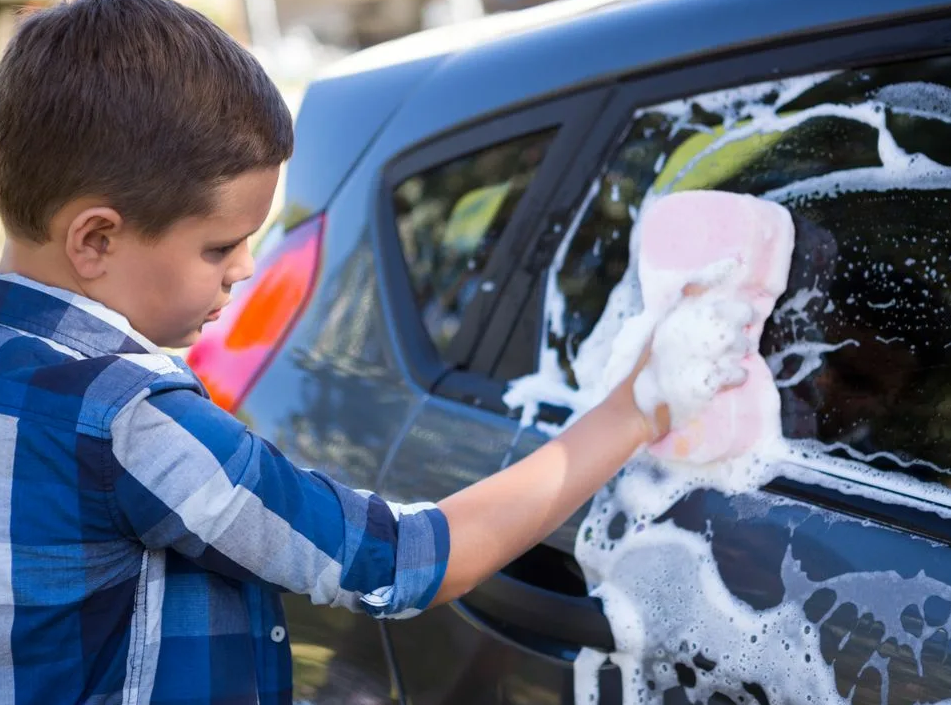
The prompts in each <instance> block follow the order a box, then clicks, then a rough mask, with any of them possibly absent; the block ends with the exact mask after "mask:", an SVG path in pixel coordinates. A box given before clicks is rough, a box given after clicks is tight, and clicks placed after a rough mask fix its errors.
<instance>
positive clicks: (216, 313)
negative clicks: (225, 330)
mask: <svg viewBox="0 0 951 705" xmlns="http://www.w3.org/2000/svg"><path fill="white" fill-rule="evenodd" d="M230 303H231V300H230V299H229V300H228V301H225V302H224V303H223V304H221V306H219V307H218V308H216V309H213V310H212V311H210V312H209V313H208V315H207V316H205V322H206V323H207V322H209V321H217V320H218V318H219V317H220V316H221V312H222V311H223V310H224V308H225V306H227V305H228V304H230Z"/></svg>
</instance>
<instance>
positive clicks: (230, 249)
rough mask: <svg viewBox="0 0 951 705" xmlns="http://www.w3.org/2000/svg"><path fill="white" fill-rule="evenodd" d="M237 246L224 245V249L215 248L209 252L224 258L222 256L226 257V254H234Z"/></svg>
mask: <svg viewBox="0 0 951 705" xmlns="http://www.w3.org/2000/svg"><path fill="white" fill-rule="evenodd" d="M237 246H238V245H237V244H233V245H225V246H224V247H216V248H214V249H213V250H211V252H212V253H214V254H216V255H221V256H224V255H227V254H230V253H232V252H234V249H235V248H236V247H237Z"/></svg>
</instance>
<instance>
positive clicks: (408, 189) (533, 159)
mask: <svg viewBox="0 0 951 705" xmlns="http://www.w3.org/2000/svg"><path fill="white" fill-rule="evenodd" d="M555 134H556V130H546V131H544V132H539V133H534V134H531V135H528V136H524V137H520V138H518V139H515V140H511V141H508V142H504V143H502V144H497V145H494V146H492V147H489V148H487V149H484V150H482V151H480V152H476V153H473V154H468V155H466V156H464V157H460V158H458V159H455V160H453V161H451V162H448V163H445V164H442V165H439V166H436V167H433V168H431V169H428V170H426V171H424V172H422V173H419V174H416V175H414V176H411V177H409V178H407V179H406V180H404V181H403V182H402V183H400V184H399V185H398V186H397V187H396V188H395V189H394V192H393V201H394V207H395V211H396V224H397V229H398V232H399V240H400V246H401V248H402V252H403V257H404V259H405V261H406V267H407V269H408V271H409V278H410V283H411V285H412V288H413V294H414V297H415V299H416V305H417V307H418V309H419V313H420V315H421V317H422V319H423V323H424V325H425V327H426V330H427V331H428V333H429V335H430V337H431V338H432V341H433V343H434V344H435V346H436V348H437V350H438V351H439V352H440V353H441V354H443V355H444V356H445V355H446V353H447V352H448V350H449V346H450V345H451V343H452V340H453V338H454V337H455V335H456V332H457V331H458V330H459V327H460V324H461V321H462V316H463V313H464V312H465V310H466V307H467V306H468V305H469V303H470V302H471V301H472V299H473V298H474V297H475V295H476V293H478V291H479V288H480V287H483V286H491V285H490V284H488V283H487V282H485V281H484V279H483V273H484V271H485V267H486V264H487V263H488V261H489V258H490V257H491V256H492V253H493V251H494V250H495V247H496V245H497V244H498V242H499V238H500V236H501V235H502V233H503V231H504V230H505V226H506V224H507V223H508V221H509V219H510V218H511V216H512V213H513V212H514V211H515V208H516V206H517V205H518V202H519V200H520V199H521V197H522V195H523V194H524V193H525V191H526V189H527V188H528V186H529V184H531V182H532V179H533V178H534V176H535V172H536V169H537V168H538V166H539V164H541V161H542V159H543V158H544V157H545V153H546V152H547V150H548V147H549V145H550V144H551V142H552V139H553V138H554V136H555Z"/></svg>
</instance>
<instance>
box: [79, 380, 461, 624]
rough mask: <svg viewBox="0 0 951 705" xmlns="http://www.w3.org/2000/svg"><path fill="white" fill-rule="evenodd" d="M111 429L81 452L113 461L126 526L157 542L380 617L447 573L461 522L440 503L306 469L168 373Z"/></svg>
mask: <svg viewBox="0 0 951 705" xmlns="http://www.w3.org/2000/svg"><path fill="white" fill-rule="evenodd" d="M110 429H111V439H109V440H99V439H90V441H89V442H87V443H83V444H80V446H79V452H80V458H79V460H80V462H81V463H83V464H85V465H89V466H90V467H102V468H103V473H104V479H105V485H106V486H107V487H108V488H110V489H111V492H109V493H108V494H107V495H106V501H107V502H108V503H109V504H110V505H111V506H110V510H111V514H112V517H113V521H114V522H115V525H116V528H117V529H118V530H119V531H120V532H121V533H123V534H124V535H126V536H128V537H129V538H132V539H135V540H138V541H140V542H141V543H142V544H144V546H145V547H146V548H148V549H153V550H161V549H173V550H175V551H177V552H178V553H180V554H182V555H184V556H186V557H188V558H189V559H191V560H192V561H194V562H195V563H196V564H198V565H200V566H202V567H203V568H206V569H207V570H211V571H214V572H216V573H219V574H222V575H226V576H229V577H231V578H235V579H237V580H242V581H256V582H263V583H265V584H267V585H270V586H274V587H277V588H280V589H283V590H288V591H292V592H296V593H300V594H304V595H307V596H309V597H310V599H311V600H312V601H313V602H314V603H316V604H331V605H335V606H345V607H347V608H348V609H351V610H357V609H363V610H364V611H367V612H369V613H371V614H372V615H374V616H409V615H412V614H414V613H415V612H416V611H418V610H420V609H422V608H424V607H426V606H427V605H428V604H429V603H430V602H431V601H432V598H433V596H434V595H435V593H436V590H437V589H438V587H439V585H440V583H441V581H442V577H443V575H444V573H445V568H446V560H447V558H448V554H449V531H448V527H447V525H446V520H445V517H444V516H443V514H442V512H440V511H439V510H438V509H436V507H435V506H433V505H431V504H419V505H414V506H406V505H402V506H401V505H393V504H388V503H387V502H384V501H383V500H382V499H380V498H379V497H378V496H376V495H374V494H372V493H370V492H363V491H358V490H353V489H350V488H348V487H344V486H343V485H340V484H339V483H337V482H335V481H333V480H332V479H331V478H329V477H327V476H326V475H324V474H321V473H319V472H314V471H308V470H302V469H299V468H297V467H295V466H294V465H293V464H292V463H291V462H290V461H288V460H287V459H286V458H285V457H284V456H283V455H282V454H281V453H280V451H278V450H277V449H276V448H274V447H273V446H272V445H271V444H269V443H268V442H267V441H265V440H264V439H262V438H261V437H260V436H256V435H255V434H253V433H250V432H249V431H248V430H247V428H246V427H245V426H244V424H242V423H241V422H239V421H238V420H237V419H235V418H234V417H233V416H231V415H230V414H228V413H226V412H225V411H223V410H221V409H220V408H218V407H217V406H215V405H214V404H213V403H212V402H210V401H209V400H208V399H204V398H202V397H201V396H199V395H198V394H196V393H195V392H193V391H191V390H188V389H181V388H176V389H167V388H166V387H164V386H162V385H161V382H159V383H157V385H156V387H155V388H153V389H152V390H151V393H150V394H148V393H145V394H140V395H137V397H136V398H135V399H133V400H132V401H130V402H129V403H127V404H126V405H125V406H124V407H123V408H122V409H121V410H120V411H119V412H118V414H117V415H116V416H115V419H114V420H113V421H112V423H111V425H110ZM102 443H109V444H110V447H109V448H103V447H102Z"/></svg>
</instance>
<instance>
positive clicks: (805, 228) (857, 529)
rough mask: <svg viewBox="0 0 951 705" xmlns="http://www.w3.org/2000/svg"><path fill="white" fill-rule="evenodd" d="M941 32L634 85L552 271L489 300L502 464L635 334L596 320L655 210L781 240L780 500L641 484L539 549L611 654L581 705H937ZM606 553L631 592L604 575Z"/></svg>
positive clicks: (946, 677)
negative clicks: (696, 193)
mask: <svg viewBox="0 0 951 705" xmlns="http://www.w3.org/2000/svg"><path fill="white" fill-rule="evenodd" d="M949 29H951V25H949V23H948V21H947V19H934V18H930V19H929V20H927V21H924V22H920V23H917V24H913V23H909V24H907V25H902V26H894V27H890V28H885V29H874V30H867V31H861V32H859V31H855V32H853V33H844V34H840V35H838V36H836V37H834V38H816V39H813V40H807V41H801V42H796V43H789V44H787V45H786V46H785V47H783V48H781V49H774V50H766V51H762V52H752V51H750V52H749V53H747V54H744V55H740V56H734V57H732V58H729V59H724V60H721V61H706V62H704V63H703V64H702V65H698V66H694V67H687V68H681V69H678V70H676V71H670V72H665V73H662V74H656V75H652V76H647V77H639V78H638V79H636V80H632V81H631V82H629V83H627V84H625V85H624V86H623V87H622V88H620V89H619V91H618V95H617V98H616V101H615V102H614V104H613V105H614V106H618V105H620V106H623V110H622V111H621V112H622V113H623V114H624V117H623V119H622V120H621V121H620V122H619V123H618V124H617V125H615V126H614V127H613V128H612V129H610V130H606V131H604V132H600V133H599V132H597V131H593V143H592V144H591V145H589V147H588V148H587V149H590V150H591V151H592V152H593V153H605V151H606V153H607V156H606V158H605V159H604V161H603V162H602V163H601V166H600V168H599V169H597V170H596V171H594V172H593V173H590V174H588V175H587V176H581V175H576V176H579V178H577V179H576V180H575V181H574V182H573V187H574V192H573V194H571V196H570V197H568V198H567V199H566V200H564V201H561V200H559V199H555V200H553V202H552V212H553V213H562V214H564V215H563V216H559V217H556V218H553V223H554V224H555V225H548V226H545V227H549V228H550V229H551V230H552V231H553V232H554V231H555V226H556V225H557V226H558V230H560V232H561V233H562V234H563V237H561V238H559V243H560V244H559V246H558V247H557V248H556V249H555V250H554V252H551V251H549V252H547V253H546V255H547V256H548V258H549V262H550V266H549V267H548V268H547V270H546V271H545V273H544V274H542V275H541V276H540V277H538V278H536V279H535V280H531V281H529V282H527V283H526V284H525V285H524V286H523V287H522V289H521V290H520V291H519V292H518V296H519V297H520V298H518V300H517V301H515V300H507V296H508V294H509V292H507V291H503V292H502V294H501V298H502V300H503V301H507V303H506V304H505V305H504V306H500V308H499V312H500V314H501V315H502V316H503V317H506V321H505V322H504V326H506V327H507V329H508V330H509V331H510V335H509V337H508V339H507V344H506V345H505V346H504V348H503V349H502V350H501V352H499V351H489V350H486V352H485V356H484V357H483V358H482V359H483V360H484V363H485V364H488V365H490V367H489V372H488V373H489V374H490V375H491V376H493V378H495V379H497V380H499V381H503V382H509V383H512V384H513V386H514V387H515V388H516V389H517V388H518V386H519V384H520V383H522V384H524V381H522V382H520V381H519V380H522V379H523V378H524V377H525V376H526V375H528V376H529V378H530V379H531V381H532V387H531V389H534V390H539V389H540V390H542V391H541V393H538V394H534V395H533V394H527V395H526V397H527V398H528V399H529V400H530V401H532V402H534V404H526V406H525V409H527V410H528V417H527V419H526V420H527V421H528V425H527V426H526V427H525V428H523V429H522V430H521V432H520V433H519V434H518V436H517V437H516V441H515V444H514V448H513V453H512V455H511V456H510V458H509V460H510V461H511V460H514V459H517V458H518V457H521V456H524V455H525V454H527V453H529V452H531V450H533V449H534V448H536V447H537V446H538V445H540V444H541V443H542V442H544V441H545V439H546V438H547V437H549V436H550V435H554V434H556V433H557V432H558V430H559V427H560V424H562V423H563V422H564V420H565V418H566V416H567V415H568V414H569V413H570V412H571V408H570V406H571V404H570V399H571V396H572V395H571V391H572V390H577V389H579V388H584V385H585V384H586V378H585V375H586V374H590V370H591V369H593V366H592V361H594V362H596V361H597V360H598V359H599V358H598V354H599V353H598V351H599V350H601V351H602V354H603V349H604V346H605V345H606V344H607V342H609V341H610V339H611V337H612V331H616V330H617V326H618V325H619V320H620V319H619V318H618V317H617V314H618V312H619V310H620V311H621V312H622V313H630V310H627V311H625V310H624V309H618V308H617V306H616V305H614V304H612V299H617V298H619V294H618V293H617V292H619V291H620V290H621V289H620V288H621V287H630V288H631V290H632V291H636V287H637V282H636V269H631V256H632V255H631V247H630V237H631V234H632V232H633V229H634V226H635V225H636V222H637V218H638V214H639V212H640V210H641V209H642V207H645V205H646V204H647V203H648V202H649V199H650V198H652V197H655V196H657V195H660V194H663V193H669V192H673V191H678V190H686V189H696V188H700V189H720V190H728V191H734V192H739V193H750V194H754V195H757V196H761V197H765V198H770V199H772V200H775V201H778V202H780V203H783V204H784V205H786V206H787V207H788V208H789V209H790V210H791V211H792V212H793V214H794V218H795V220H796V224H797V242H796V249H795V252H794V255H793V261H792V270H791V274H790V280H789V286H788V289H787V292H786V294H785V295H784V296H783V297H782V298H781V299H780V301H779V302H778V304H777V307H776V310H775V312H774V315H773V316H772V318H771V319H770V321H769V323H768V325H767V328H766V331H765V333H764V336H763V340H762V346H761V352H762V354H763V355H764V356H765V357H766V359H767V361H769V363H770V365H771V368H772V369H773V371H774V375H775V378H776V383H777V387H778V388H779V390H780V395H781V399H782V425H783V432H784V435H785V437H786V438H787V439H788V449H790V451H791V452H790V453H789V455H788V457H786V458H785V459H784V460H782V462H780V461H779V460H776V459H773V460H771V464H772V469H773V472H772V473H771V474H772V475H775V479H773V480H772V481H771V482H769V483H768V484H766V485H765V486H763V487H761V488H755V487H754V488H749V489H743V490H742V491H729V490H727V489H724V488H721V489H716V488H714V487H709V486H705V485H709V484H710V483H709V482H705V480H704V478H703V477H702V476H701V477H698V478H696V482H694V483H683V489H682V491H680V492H678V493H677V494H676V496H675V497H672V501H669V502H666V503H664V506H663V508H662V509H661V510H660V511H649V510H646V509H644V507H646V506H649V505H652V504H657V502H656V501H654V502H651V501H649V500H651V495H652V494H653V495H654V496H655V497H656V495H657V494H658V493H660V492H661V491H665V490H666V489H668V488H669V485H668V486H667V487H665V486H664V485H662V484H661V481H662V480H663V479H664V475H663V474H662V473H663V470H662V469H658V468H652V467H651V466H650V465H649V464H648V463H645V462H642V463H639V464H637V463H635V464H634V465H632V466H630V467H628V468H625V470H624V472H625V473H629V474H640V477H641V479H640V480H639V482H638V484H636V485H634V486H636V487H638V488H640V489H641V490H642V493H641V495H640V496H635V497H633V498H631V497H628V498H627V499H626V500H625V501H624V502H622V501H620V500H619V499H618V498H617V497H616V496H615V495H614V494H613V493H614V487H616V486H619V485H620V482H619V483H618V485H614V486H609V487H608V488H606V489H605V490H604V491H603V492H602V493H601V495H599V497H598V498H596V499H595V502H594V503H593V505H592V506H591V507H590V508H586V509H585V511H583V512H582V513H580V514H579V515H577V516H576V517H575V518H574V519H573V520H572V521H571V522H569V523H568V524H567V525H566V526H565V527H563V528H562V529H561V530H559V531H558V532H556V533H555V534H554V535H553V536H552V537H551V538H550V539H549V540H548V542H547V544H548V547H549V549H551V550H559V551H561V552H562V553H563V554H566V553H569V552H572V551H574V552H576V555H577V557H578V559H579V561H578V562H579V563H580V564H582V565H583V566H584V568H585V573H586V578H587V581H588V587H589V588H590V589H591V590H592V593H593V594H595V595H602V596H603V595H607V599H608V609H607V613H608V616H609V617H610V618H611V627H612V631H613V633H614V636H615V639H616V640H618V643H617V645H616V648H617V649H618V652H617V653H610V649H599V650H593V649H585V650H582V651H581V652H580V654H579V657H578V658H577V659H576V678H575V688H576V694H575V695H576V698H577V702H586V703H587V702H598V701H600V702H601V703H607V702H621V699H620V697H621V696H623V702H626V703H627V702H663V703H741V702H758V703H767V702H768V703H783V702H796V703H799V702H850V703H854V704H855V705H859V704H861V705H866V704H869V705H870V704H871V703H876V704H878V703H913V702H939V701H946V700H947V699H948V698H949V697H951V658H949V656H951V653H949V646H948V620H949V615H951V549H949V542H951V531H949V530H948V528H947V527H948V522H947V519H948V517H949V514H951V512H949V508H951V494H949V492H951V491H949V490H948V487H949V486H951V471H949V467H951V445H949V439H951V435H949V434H948V433H947V428H948V403H949V399H951V387H949V386H948V384H949V381H951V378H949V377H948V369H949V364H948V363H949V362H951V360H949V358H948V355H949V354H951V353H949V352H948V351H949V350H951V338H949V336H951V327H949V325H948V324H949V323H951V309H948V303H947V302H949V301H951V290H949V284H948V275H949V271H948V270H949V268H951V251H949V247H951V245H949V242H951V240H949V235H951V226H949V219H948V214H949V209H948V204H949V202H951V201H949V198H951V171H949V169H948V165H951V159H949V157H951V152H948V147H947V145H948V144H951V142H949V141H948V136H949V132H948V130H949V128H951V101H949V100H948V97H949V96H951V57H948V56H946V55H942V54H941V46H940V45H941V40H940V39H938V38H939V37H941V36H947V34H946V33H947V32H948V30H949ZM777 73H779V74H781V75H784V76H785V77H786V78H785V79H784V80H779V79H777V78H775V77H774V76H775V75H776V74H777ZM606 112H610V110H607V111H606ZM524 264H525V262H524V260H523V262H522V265H523V266H524ZM625 275H626V276H625ZM625 297H626V298H628V299H630V298H631V296H630V293H629V292H628V294H625ZM634 298H635V299H636V296H635V297H634ZM615 303H616V302H615ZM634 307H635V308H636V301H635V304H634ZM513 311H515V312H517V313H516V314H515V315H511V313H512V312H513ZM491 325H495V321H493V322H492V324H490V327H491ZM526 341H528V342H526ZM476 359H479V354H478V352H477V355H476ZM689 484H692V485H693V487H688V486H687V485H689ZM625 502H626V503H625ZM621 506H624V507H626V511H622V510H619V507H621ZM639 508H640V510H641V514H640V515H638V509H639ZM614 550H617V551H619V552H620V553H621V554H622V555H623V557H622V558H617V559H614V558H612V559H611V561H613V562H615V565H616V564H623V565H624V567H625V570H626V572H621V573H616V572H611V571H616V570H617V569H616V568H610V569H609V568H608V567H606V566H607V565H608V563H609V561H608V558H607V557H608V555H609V554H610V552H611V551H614ZM602 569H603V570H602ZM612 575H620V576H621V577H625V578H626V583H625V584H623V585H621V587H622V588H623V589H622V590H621V594H619V593H618V591H617V590H614V591H613V592H608V591H606V590H605V585H607V584H610V583H611V580H612ZM614 583H615V584H614V585H613V587H614V588H617V587H618V586H617V584H616V583H617V581H616V580H615V581H614ZM612 600H614V605H613V606H612V604H611V601H612ZM622 602H626V604H620V603H622ZM609 664H615V665H617V666H619V668H620V674H619V675H618V676H617V677H616V679H617V680H619V685H620V691H621V693H620V695H619V694H618V692H617V690H616V683H615V679H611V683H612V684H611V686H610V687H611V690H612V692H611V693H606V692H605V684H606V683H607V682H608V681H607V680H606V679H605V677H604V675H605V671H604V667H605V666H606V665H609ZM598 669H601V670H600V671H599V670H598Z"/></svg>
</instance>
